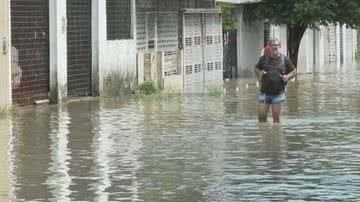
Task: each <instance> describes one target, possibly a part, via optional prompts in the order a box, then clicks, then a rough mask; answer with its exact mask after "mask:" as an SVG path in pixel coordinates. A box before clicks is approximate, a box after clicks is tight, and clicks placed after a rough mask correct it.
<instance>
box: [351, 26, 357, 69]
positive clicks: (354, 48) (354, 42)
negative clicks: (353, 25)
mask: <svg viewBox="0 0 360 202" xmlns="http://www.w3.org/2000/svg"><path fill="white" fill-rule="evenodd" d="M352 32H353V44H352V45H353V47H352V48H353V55H352V60H353V63H354V62H355V60H356V54H357V52H358V50H357V47H358V41H357V30H356V29H353V30H352Z"/></svg>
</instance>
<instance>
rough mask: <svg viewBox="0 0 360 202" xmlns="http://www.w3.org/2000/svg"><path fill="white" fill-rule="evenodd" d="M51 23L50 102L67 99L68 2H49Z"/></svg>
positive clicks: (54, 0) (61, 0)
mask: <svg viewBox="0 0 360 202" xmlns="http://www.w3.org/2000/svg"><path fill="white" fill-rule="evenodd" d="M49 7H50V12H49V22H50V100H51V102H53V103H57V102H62V101H63V100H65V99H66V98H67V40H66V39H67V38H66V35H67V33H66V32H67V19H66V1H64V0H50V1H49Z"/></svg>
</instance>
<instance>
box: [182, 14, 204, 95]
mask: <svg viewBox="0 0 360 202" xmlns="http://www.w3.org/2000/svg"><path fill="white" fill-rule="evenodd" d="M201 19H202V17H201V14H185V15H184V25H183V33H184V35H183V36H184V37H183V44H184V93H202V92H203V89H204V73H203V63H204V62H203V59H204V58H203V41H204V40H203V34H202V23H201Z"/></svg>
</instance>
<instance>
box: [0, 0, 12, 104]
mask: <svg viewBox="0 0 360 202" xmlns="http://www.w3.org/2000/svg"><path fill="white" fill-rule="evenodd" d="M9 2H10V1H9V0H1V1H0V67H1V68H0V109H3V108H7V107H9V106H10V105H11V71H10V69H11V67H10V57H11V56H10V53H11V51H10V47H11V46H10V41H11V40H10V18H9V16H10V4H9ZM4 43H5V44H4ZM4 45H5V47H4ZM4 48H5V50H3V49H4Z"/></svg>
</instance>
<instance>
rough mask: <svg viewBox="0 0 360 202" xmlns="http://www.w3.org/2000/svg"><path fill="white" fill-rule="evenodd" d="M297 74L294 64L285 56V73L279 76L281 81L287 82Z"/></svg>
mask: <svg viewBox="0 0 360 202" xmlns="http://www.w3.org/2000/svg"><path fill="white" fill-rule="evenodd" d="M296 74H297V71H296V68H295V66H294V64H293V63H292V62H291V60H290V59H289V58H286V74H285V75H280V77H281V78H282V79H283V81H285V82H287V81H289V80H291V79H293V78H294V77H295V76H296Z"/></svg>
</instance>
